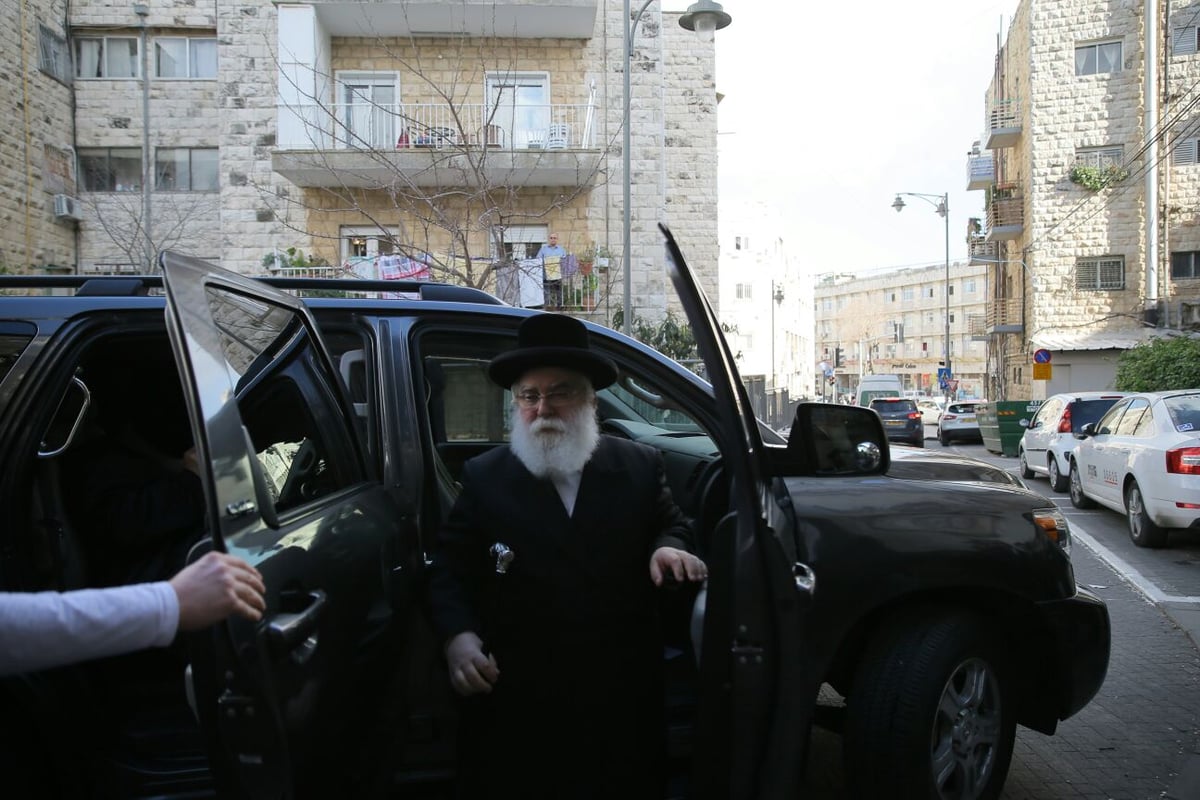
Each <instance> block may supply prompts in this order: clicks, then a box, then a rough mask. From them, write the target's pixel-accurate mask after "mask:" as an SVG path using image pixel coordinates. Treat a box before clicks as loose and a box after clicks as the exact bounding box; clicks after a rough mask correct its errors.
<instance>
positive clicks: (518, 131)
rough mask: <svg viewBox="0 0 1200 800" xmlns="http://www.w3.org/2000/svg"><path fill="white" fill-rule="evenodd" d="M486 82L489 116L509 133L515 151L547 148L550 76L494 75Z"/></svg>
mask: <svg viewBox="0 0 1200 800" xmlns="http://www.w3.org/2000/svg"><path fill="white" fill-rule="evenodd" d="M484 82H485V84H486V91H487V98H488V109H487V110H488V113H489V114H490V115H491V119H492V123H493V124H495V125H498V126H499V127H500V128H501V130H504V131H505V132H506V133H507V135H506V137H505V139H506V141H509V142H512V146H513V147H515V148H530V149H541V148H544V147H546V146H547V145H548V144H549V142H548V139H547V137H548V136H549V133H550V75H549V74H548V73H545V72H532V73H520V72H518V73H490V74H488V75H487V76H486V77H485V79H484ZM567 138H569V133H568V137H567Z"/></svg>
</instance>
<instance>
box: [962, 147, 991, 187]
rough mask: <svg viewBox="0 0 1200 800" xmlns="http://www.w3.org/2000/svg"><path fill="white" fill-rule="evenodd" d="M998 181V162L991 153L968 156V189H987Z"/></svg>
mask: <svg viewBox="0 0 1200 800" xmlns="http://www.w3.org/2000/svg"><path fill="white" fill-rule="evenodd" d="M995 182H996V162H995V161H993V160H992V157H991V155H986V156H984V155H980V156H975V155H971V156H967V190H968V191H971V190H974V189H986V188H988V187H989V186H991V185H992V184H994V183H995Z"/></svg>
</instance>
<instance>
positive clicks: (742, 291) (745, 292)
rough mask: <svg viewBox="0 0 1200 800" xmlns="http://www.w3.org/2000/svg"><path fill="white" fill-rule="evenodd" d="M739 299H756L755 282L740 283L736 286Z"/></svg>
mask: <svg viewBox="0 0 1200 800" xmlns="http://www.w3.org/2000/svg"><path fill="white" fill-rule="evenodd" d="M735 289H736V292H737V295H736V296H737V299H738V300H753V299H754V284H751V283H739V284H738V285H737V286H736V287H735Z"/></svg>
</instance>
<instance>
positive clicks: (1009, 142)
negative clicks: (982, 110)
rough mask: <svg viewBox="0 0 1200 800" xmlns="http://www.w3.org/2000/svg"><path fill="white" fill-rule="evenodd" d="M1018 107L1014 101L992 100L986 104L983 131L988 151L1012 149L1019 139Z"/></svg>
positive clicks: (1019, 119)
mask: <svg viewBox="0 0 1200 800" xmlns="http://www.w3.org/2000/svg"><path fill="white" fill-rule="evenodd" d="M1020 111H1021V109H1020V107H1019V104H1018V102H1017V100H1016V99H1014V98H1009V99H1007V100H994V101H992V102H991V103H989V104H988V109H987V119H986V120H985V122H984V130H986V131H987V135H986V138H987V144H986V145H985V146H986V147H987V149H988V150H999V149H1001V148H1003V147H1012V146H1013V145H1015V144H1016V143H1017V142H1018V141H1019V140H1020V138H1021V115H1020Z"/></svg>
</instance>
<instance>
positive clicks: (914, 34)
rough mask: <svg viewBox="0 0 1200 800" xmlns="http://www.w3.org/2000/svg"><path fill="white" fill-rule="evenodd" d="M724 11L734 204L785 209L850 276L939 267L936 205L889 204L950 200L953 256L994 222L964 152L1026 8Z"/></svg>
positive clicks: (726, 121)
mask: <svg viewBox="0 0 1200 800" xmlns="http://www.w3.org/2000/svg"><path fill="white" fill-rule="evenodd" d="M721 2H722V5H723V6H724V8H725V11H726V12H728V13H729V14H730V15H731V16H732V17H733V23H732V24H731V25H730V26H729V27H728V28H725V29H724V30H721V31H718V32H717V90H718V91H719V92H721V93H722V94H724V95H725V99H724V100H722V101H721V105H720V108H719V115H720V116H719V123H718V124H719V129H720V131H721V134H720V136H719V139H718V141H719V147H720V199H721V204H722V206H721V207H722V210H723V211H724V210H726V209H729V208H730V203H736V202H738V199H739V198H749V197H758V198H762V197H766V198H768V199H771V200H773V201H775V202H778V203H779V204H780V208H781V210H782V211H783V212H784V214H785V220H787V221H786V222H785V230H784V231H783V236H784V240H785V242H786V244H787V248H788V251H789V253H790V254H791V255H792V256H793V257H795V256H797V255H799V256H800V257H801V259H802V263H803V264H804V266H805V268H806V269H807V270H808V271H810V273H822V272H828V271H844V270H845V271H853V270H862V269H872V268H879V267H894V266H907V265H915V264H929V263H941V262H942V260H943V259H944V257H945V238H944V237H945V227H944V223H943V221H942V219H941V217H939V216H938V215H937V214H936V213H935V211H934V207H933V206H932V205H929V204H926V203H925V202H923V201H922V200H921V199H919V198H915V197H913V198H906V201H907V202H908V203H909V205H908V207H907V208H905V209H904V211H903V212H902V213H899V214H897V213H896V212H895V211H894V210H893V209H892V208H891V204H892V201H893V199H894V198H895V195H896V193H897V192H920V193H926V194H935V195H940V194H942V193H943V192H947V191H948V192H949V193H950V257H951V259H962V258H965V257H966V244H965V241H964V238H965V234H966V226H967V218H968V217H978V216H982V215H983V192H982V191H972V192H968V191H967V190H966V155H967V152H968V150H970V147H971V143H972V142H973V141H975V140H976V139H979V138H980V136H981V134H982V129H983V119H984V92H985V90H986V89H987V87H988V83H989V82H990V80H991V76H992V69H993V64H994V63H995V55H996V50H997V43H998V37H999V36H1000V35H1001V33H1002V32H1003V31H1006V30H1007V25H1008V23H1009V21H1010V20H1011V15H1012V14H1013V13H1014V12H1015V11H1016V9H1017V4H1018V0H922V1H921V2H920V3H897V2H894V0H865V2H854V3H851V2H844V1H843V2H837V0H833V1H832V2H830V1H829V0H825V1H824V2H800V1H798V0H721ZM688 5H689V2H688V0H664V5H663V7H664V8H665V9H667V10H683V9H686V8H687V6H688ZM635 6H636V3H635Z"/></svg>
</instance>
